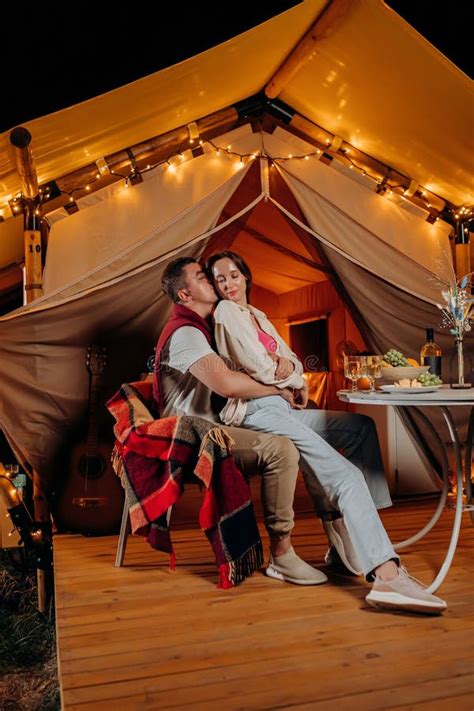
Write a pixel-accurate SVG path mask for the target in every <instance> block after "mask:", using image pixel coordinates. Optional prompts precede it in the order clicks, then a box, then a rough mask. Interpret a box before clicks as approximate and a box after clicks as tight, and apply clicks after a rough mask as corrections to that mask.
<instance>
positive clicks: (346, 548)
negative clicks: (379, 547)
mask: <svg viewBox="0 0 474 711" xmlns="http://www.w3.org/2000/svg"><path fill="white" fill-rule="evenodd" d="M322 523H323V527H324V530H325V531H326V535H327V537H328V538H329V541H330V542H331V544H332V545H333V546H334V548H335V549H336V551H337V553H338V554H339V558H340V559H341V561H342V563H343V564H344V566H345V567H346V568H347V570H349V571H350V572H351V573H352V574H353V575H362V570H361V566H360V563H359V561H358V560H357V554H356V552H355V550H354V547H353V545H352V541H351V539H350V536H349V531H348V530H347V528H346V524H345V523H344V519H343V518H336V519H334V521H323V522H322Z"/></svg>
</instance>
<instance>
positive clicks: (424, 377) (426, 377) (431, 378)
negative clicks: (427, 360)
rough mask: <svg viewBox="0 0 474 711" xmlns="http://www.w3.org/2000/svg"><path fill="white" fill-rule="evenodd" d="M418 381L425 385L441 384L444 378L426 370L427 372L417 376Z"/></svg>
mask: <svg viewBox="0 0 474 711" xmlns="http://www.w3.org/2000/svg"><path fill="white" fill-rule="evenodd" d="M417 380H418V382H419V383H421V384H422V386H423V387H425V388H426V387H428V386H430V385H441V384H442V382H443V381H442V380H441V378H439V377H438V376H437V375H435V374H434V373H430V372H426V373H420V375H419V376H418V378H417Z"/></svg>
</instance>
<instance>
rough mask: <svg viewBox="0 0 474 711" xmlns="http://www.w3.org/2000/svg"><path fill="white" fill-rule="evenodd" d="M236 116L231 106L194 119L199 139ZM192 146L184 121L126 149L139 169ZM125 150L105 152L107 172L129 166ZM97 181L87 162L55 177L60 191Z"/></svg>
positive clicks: (224, 128) (226, 126)
mask: <svg viewBox="0 0 474 711" xmlns="http://www.w3.org/2000/svg"><path fill="white" fill-rule="evenodd" d="M238 120H239V113H238V110H237V108H236V107H234V106H230V107H228V108H225V109H222V110H220V111H216V112H215V113H213V114H209V116H204V118H201V119H199V120H197V121H196V125H197V128H198V131H199V135H200V137H201V139H202V140H206V139H207V138H213V137H214V136H216V135H219V134H220V133H222V132H225V131H230V130H231V128H234V127H235V125H236V123H237V121H238ZM193 146H194V147H195V148H196V147H197V148H200V146H199V140H195V141H194V143H193V144H190V134H189V131H188V128H187V125H184V126H180V127H179V128H176V129H173V130H172V131H168V132H167V133H163V134H161V135H159V136H154V137H152V138H149V139H147V140H146V141H142V142H141V143H137V144H135V145H133V146H130V147H129V148H128V151H131V153H132V154H133V156H134V159H135V161H136V163H138V168H139V169H140V168H144V167H145V166H146V164H147V163H151V164H153V163H159V162H160V161H165V160H166V159H167V158H169V157H170V156H171V155H173V154H174V153H178V152H179V151H184V150H186V149H188V148H193ZM128 151H127V149H126V148H125V149H123V150H120V151H117V152H116V153H111V154H110V155H107V156H104V157H103V160H102V161H101V162H102V163H103V165H104V167H105V170H108V171H109V172H110V171H111V170H113V171H116V172H118V173H120V172H122V171H127V170H128V169H131V161H130V153H129V152H128ZM104 161H105V162H104ZM107 178H108V181H109V182H110V178H111V176H107ZM96 181H97V165H96V164H95V163H89V164H88V165H86V166H84V167H83V168H79V169H78V170H75V171H74V172H72V173H69V174H68V175H63V176H62V177H61V178H58V179H56V184H57V186H58V188H59V189H60V190H61V191H62V192H65V193H71V192H73V191H74V190H78V189H80V188H84V186H85V185H86V184H91V187H92V184H94V183H95V182H96ZM105 184H107V183H106V182H103V181H102V180H100V181H99V183H98V187H101V188H102V187H104V185H105ZM84 192H85V191H84Z"/></svg>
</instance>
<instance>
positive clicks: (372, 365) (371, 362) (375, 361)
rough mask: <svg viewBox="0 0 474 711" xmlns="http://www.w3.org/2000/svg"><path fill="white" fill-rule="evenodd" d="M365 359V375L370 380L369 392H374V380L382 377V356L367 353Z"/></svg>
mask: <svg viewBox="0 0 474 711" xmlns="http://www.w3.org/2000/svg"><path fill="white" fill-rule="evenodd" d="M366 360H367V377H368V379H369V380H370V392H371V393H373V392H375V380H376V379H377V378H381V377H382V360H383V357H382V356H378V355H368V356H366Z"/></svg>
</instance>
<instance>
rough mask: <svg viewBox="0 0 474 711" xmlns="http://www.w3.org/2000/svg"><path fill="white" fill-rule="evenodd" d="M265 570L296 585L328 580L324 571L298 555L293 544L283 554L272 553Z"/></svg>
mask: <svg viewBox="0 0 474 711" xmlns="http://www.w3.org/2000/svg"><path fill="white" fill-rule="evenodd" d="M265 572H266V574H267V575H268V577H269V578H275V580H284V581H285V582H287V583H293V584H294V585H321V583H325V582H326V581H327V577H326V576H325V575H324V573H322V572H321V571H320V570H317V568H313V566H311V565H309V564H308V563H305V562H304V560H302V559H301V558H300V557H299V556H298V555H296V553H295V549H294V548H293V546H290V548H288V550H287V551H286V553H283V555H279V556H275V557H273V556H272V555H271V556H270V562H269V564H268V568H267V569H266V571H265Z"/></svg>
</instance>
